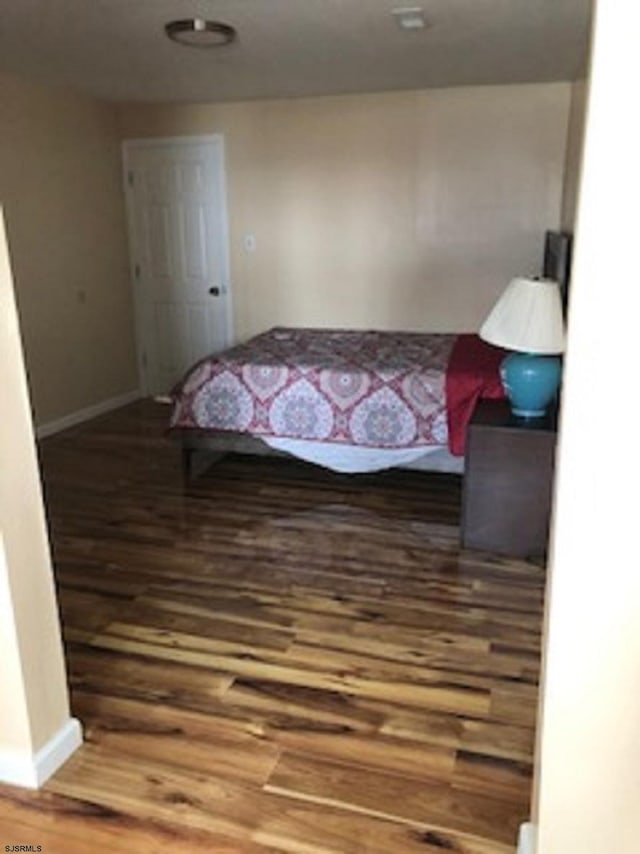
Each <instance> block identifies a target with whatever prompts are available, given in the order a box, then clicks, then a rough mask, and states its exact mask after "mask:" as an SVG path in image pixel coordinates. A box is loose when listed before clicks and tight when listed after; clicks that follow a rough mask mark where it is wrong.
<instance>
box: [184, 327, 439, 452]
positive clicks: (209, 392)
mask: <svg viewBox="0 0 640 854" xmlns="http://www.w3.org/2000/svg"><path fill="white" fill-rule="evenodd" d="M454 340H455V336H454V335H438V334H420V333H410V332H354V331H348V330H326V329H325V330H319V329H285V328H277V329H272V330H270V331H269V332H265V333H264V334H262V335H258V336H256V337H255V338H252V339H251V340H250V341H248V342H247V343H246V344H242V345H240V346H238V347H234V348H233V349H231V350H228V351H226V352H225V353H222V354H220V355H218V356H212V357H210V358H208V359H205V360H203V361H201V362H199V363H198V364H197V365H195V366H194V367H193V368H192V369H191V370H190V371H189V372H188V373H187V375H186V376H185V378H184V380H183V381H182V383H181V384H180V385H179V386H177V387H176V389H174V392H173V399H174V410H173V415H172V421H171V423H172V426H173V427H187V428H201V429H205V430H234V431H241V432H248V433H252V434H254V435H257V436H271V437H281V438H293V439H309V440H313V441H324V442H342V443H347V444H351V445H360V446H366V447H375V448H409V447H419V446H429V445H446V444H447V419H446V409H445V373H446V369H447V363H448V360H449V356H450V353H451V349H452V347H453V342H454Z"/></svg>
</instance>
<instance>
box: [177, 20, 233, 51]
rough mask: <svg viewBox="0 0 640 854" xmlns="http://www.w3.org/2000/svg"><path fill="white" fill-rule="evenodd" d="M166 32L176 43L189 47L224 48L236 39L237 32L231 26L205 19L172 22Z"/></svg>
mask: <svg viewBox="0 0 640 854" xmlns="http://www.w3.org/2000/svg"><path fill="white" fill-rule="evenodd" d="M164 31H165V33H166V34H167V35H168V36H169V38H170V39H172V40H173V41H174V42H178V43H179V44H182V45H186V46H187V47H222V46H223V45H225V44H230V43H231V42H232V41H234V40H235V38H236V31H235V30H234V28H233V27H230V26H229V24H222V23H220V22H219V21H207V20H205V19H204V18H185V19H183V20H180V21H170V22H169V23H168V24H167V25H166V26H165V28H164Z"/></svg>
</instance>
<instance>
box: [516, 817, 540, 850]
mask: <svg viewBox="0 0 640 854" xmlns="http://www.w3.org/2000/svg"><path fill="white" fill-rule="evenodd" d="M536 836H537V828H536V825H535V824H531V823H530V822H527V823H526V824H521V825H520V833H519V835H518V852H517V854H536V848H537V844H536Z"/></svg>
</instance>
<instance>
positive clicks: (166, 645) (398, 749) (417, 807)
mask: <svg viewBox="0 0 640 854" xmlns="http://www.w3.org/2000/svg"><path fill="white" fill-rule="evenodd" d="M166 417H167V409H166V408H163V407H161V406H158V405H156V404H152V403H150V402H139V403H136V404H133V405H131V406H129V407H126V408H125V409H123V410H120V411H119V412H117V413H113V414H111V415H108V416H104V417H102V418H100V419H97V420H96V421H94V422H92V423H91V424H88V425H83V426H81V427H78V428H74V429H72V430H69V431H67V432H66V433H63V434H60V435H59V436H56V437H52V438H51V439H47V440H45V441H44V442H43V443H42V447H41V461H42V466H43V472H44V479H45V490H46V496H47V504H48V515H49V521H50V526H51V536H52V545H53V551H54V561H55V571H56V578H57V584H58V589H59V597H60V606H61V612H62V620H63V631H64V636H65V642H66V652H67V661H68V667H69V674H70V681H71V686H72V708H73V713H74V714H75V715H76V716H77V717H79V718H80V719H81V720H82V722H83V724H84V727H85V738H86V741H85V744H84V745H83V746H82V748H81V749H80V750H79V751H78V752H77V753H76V754H75V756H74V757H72V759H71V760H70V761H69V762H68V763H67V764H66V765H65V766H64V767H63V768H62V769H61V770H60V771H59V772H58V773H57V774H56V775H55V776H54V777H53V779H51V780H50V781H49V783H48V784H47V785H46V786H45V788H44V790H42V791H41V792H38V793H33V792H28V791H23V790H19V789H11V788H9V787H0V844H1V845H5V844H12V845H19V844H22V845H28V844H31V845H38V844H40V845H42V847H43V848H42V850H43V851H45V852H47V854H54V852H55V854H58V852H59V854H75V852H78V854H80V852H82V854H86V852H89V851H91V852H96V854H101V852H107V851H109V852H161V851H162V852H164V851H167V850H175V851H180V852H185V854H189V852H193V854H200V852H205V851H206V852H247V854H251V852H276V851H277V852H285V851H286V852H294V854H327V853H328V852H332V853H333V854H351V852H372V854H383V852H384V854H395V852H398V854H405V853H406V854H413V852H422V854H426V853H427V852H433V854H442V852H445V851H446V852H456V854H507V852H513V851H514V848H515V840H516V836H517V830H518V826H519V824H520V822H521V821H523V820H526V819H527V818H528V815H529V797H530V787H531V772H532V751H533V736H534V725H535V713H536V695H537V679H538V658H539V644H540V628H541V610H542V598H543V588H544V571H543V569H542V568H540V567H539V566H534V565H532V564H529V563H525V562H521V561H510V560H505V559H503V558H498V557H496V556H492V555H488V554H482V553H476V552H465V551H462V550H460V548H459V546H458V527H457V525H458V518H459V508H460V483H459V479H458V478H456V477H454V476H448V475H424V474H418V473H408V472H389V473H385V474H380V475H375V476H369V475H367V476H359V477H355V478H354V477H348V476H340V475H332V474H330V473H326V472H323V471H321V470H320V469H317V468H314V467H311V466H307V465H306V464H303V463H298V462H294V461H288V460H281V459H274V458H255V457H254V458H251V457H239V456H235V457H228V458H225V459H224V460H222V461H221V462H218V463H217V464H216V465H215V466H214V467H213V468H212V469H211V470H209V471H208V472H207V473H206V474H204V475H203V476H201V477H200V478H199V479H197V480H196V481H195V482H194V483H193V484H191V485H190V486H189V487H188V488H185V487H184V486H183V483H182V478H181V472H180V459H179V452H178V449H177V448H175V447H174V446H173V444H172V443H171V442H170V441H169V440H168V438H167V437H166V435H165V430H164V428H165V422H166Z"/></svg>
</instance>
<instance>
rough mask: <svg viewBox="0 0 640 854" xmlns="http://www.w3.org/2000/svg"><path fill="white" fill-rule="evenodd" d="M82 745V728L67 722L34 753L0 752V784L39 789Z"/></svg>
mask: <svg viewBox="0 0 640 854" xmlns="http://www.w3.org/2000/svg"><path fill="white" fill-rule="evenodd" d="M81 744H82V727H81V726H80V721H78V720H77V719H76V718H69V720H68V721H67V722H66V723H65V724H63V725H62V726H61V727H60V729H59V730H58V732H57V733H56V734H55V735H54V736H53V737H52V738H50V739H49V741H48V742H47V743H46V744H45V745H44V747H41V748H40V750H38V752H37V753H35V754H34V753H17V752H15V751H3V750H0V783H8V784H9V785H10V786H23V787H25V788H27V789H39V788H40V786H42V785H43V784H44V783H46V781H47V780H48V779H49V777H51V775H52V774H54V773H55V772H56V771H57V770H58V768H60V766H62V765H64V763H65V762H66V761H67V759H68V758H69V757H70V756H71V754H72V753H74V751H75V750H77V748H78V747H80V745H81Z"/></svg>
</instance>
